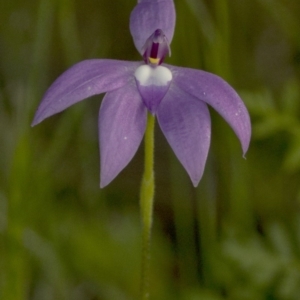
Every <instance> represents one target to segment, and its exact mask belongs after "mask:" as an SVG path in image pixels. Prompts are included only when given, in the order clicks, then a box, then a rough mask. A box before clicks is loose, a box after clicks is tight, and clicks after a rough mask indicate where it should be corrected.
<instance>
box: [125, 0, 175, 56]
mask: <svg viewBox="0 0 300 300" xmlns="http://www.w3.org/2000/svg"><path fill="white" fill-rule="evenodd" d="M175 18H176V14H175V7H174V3H173V0H139V1H138V4H137V5H136V7H135V8H134V9H133V11H132V13H131V15H130V32H131V35H132V37H133V41H134V44H135V47H136V48H137V50H138V51H139V52H140V53H141V55H143V54H144V53H142V48H143V46H144V45H145V43H146V40H147V39H148V38H149V37H150V36H151V35H152V34H153V32H154V31H155V30H156V29H161V30H162V31H163V32H164V34H165V35H166V37H167V39H168V42H169V43H171V41H172V39H173V35H174V28H175Z"/></svg>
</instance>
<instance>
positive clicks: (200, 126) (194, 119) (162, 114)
mask: <svg viewBox="0 0 300 300" xmlns="http://www.w3.org/2000/svg"><path fill="white" fill-rule="evenodd" d="M157 118H158V122H159V125H160V128H161V130H162V132H163V133H164V135H165V137H166V139H167V141H168V142H169V144H170V146H171V147H172V149H173V151H174V152H175V154H176V156H177V158H178V159H179V161H180V162H181V163H182V165H183V166H184V168H185V169H186V171H187V173H188V174H189V176H190V178H191V180H192V182H193V184H194V186H195V187H196V186H197V185H198V183H199V181H200V179H201V177H202V175H203V171H204V167H205V162H206V159H207V155H208V150H209V145H210V135H211V122H210V115H209V110H208V108H207V105H206V104H205V103H203V102H202V101H199V100H198V99H197V98H195V97H194V96H192V95H190V94H188V93H186V92H184V91H183V90H181V89H179V88H178V87H177V86H175V85H174V84H171V87H170V89H169V91H168V93H167V95H166V96H165V98H164V99H163V100H162V102H161V103H160V105H159V107H158V110H157Z"/></svg>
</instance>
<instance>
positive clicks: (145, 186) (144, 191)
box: [140, 113, 155, 300]
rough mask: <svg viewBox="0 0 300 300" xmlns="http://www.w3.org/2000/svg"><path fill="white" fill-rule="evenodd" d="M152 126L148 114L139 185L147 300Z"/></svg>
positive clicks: (143, 293)
mask: <svg viewBox="0 0 300 300" xmlns="http://www.w3.org/2000/svg"><path fill="white" fill-rule="evenodd" d="M154 124H155V117H154V116H153V115H152V114H150V113H148V119H147V128H146V132H145V137H144V139H145V165H144V175H143V179H142V184H141V194H140V206H141V216H142V228H143V232H142V243H143V245H142V272H141V299H142V300H146V299H149V281H150V246H151V229H152V220H153V217H152V216H153V201H154V188H155V184H154V170H153V166H154Z"/></svg>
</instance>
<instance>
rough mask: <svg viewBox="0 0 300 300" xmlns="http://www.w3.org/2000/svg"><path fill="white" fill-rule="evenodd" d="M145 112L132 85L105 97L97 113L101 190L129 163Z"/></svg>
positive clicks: (141, 136) (134, 151)
mask: <svg viewBox="0 0 300 300" xmlns="http://www.w3.org/2000/svg"><path fill="white" fill-rule="evenodd" d="M146 118H147V109H146V107H145V105H144V104H143V101H142V99H141V96H140V94H139V92H138V91H137V88H136V84H135V82H134V81H132V82H130V83H129V84H127V85H126V86H124V87H122V88H120V89H117V90H115V91H112V92H109V93H107V94H106V95H105V97H104V99H103V101H102V104H101V108H100V112H99V141H100V160H101V181H100V187H101V188H102V187H105V186H106V185H108V184H109V183H110V182H111V181H112V180H113V179H114V178H115V177H116V176H117V175H118V174H119V173H120V172H121V171H122V170H123V169H124V168H125V167H126V166H127V164H128V163H129V162H130V161H131V159H132V158H133V156H134V154H135V153H136V151H137V149H138V147H139V145H140V143H141V140H142V138H143V135H144V133H145V129H146Z"/></svg>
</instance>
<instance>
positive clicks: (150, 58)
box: [142, 29, 171, 66]
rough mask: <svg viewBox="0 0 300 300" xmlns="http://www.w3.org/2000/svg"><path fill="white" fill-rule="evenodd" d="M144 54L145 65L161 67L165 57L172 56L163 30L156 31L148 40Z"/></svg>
mask: <svg viewBox="0 0 300 300" xmlns="http://www.w3.org/2000/svg"><path fill="white" fill-rule="evenodd" d="M142 52H143V53H144V54H143V57H144V60H145V63H146V64H151V65H155V66H157V65H160V64H161V63H162V62H163V60H164V58H165V56H166V55H167V54H170V52H171V51H170V47H169V42H168V40H167V37H166V36H165V34H164V33H163V31H162V30H161V29H156V30H155V31H154V33H153V34H152V35H151V36H150V37H149V38H148V39H147V41H146V43H145V45H144V47H143V48H142Z"/></svg>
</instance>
